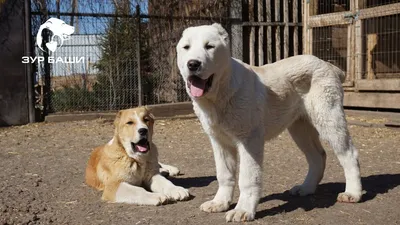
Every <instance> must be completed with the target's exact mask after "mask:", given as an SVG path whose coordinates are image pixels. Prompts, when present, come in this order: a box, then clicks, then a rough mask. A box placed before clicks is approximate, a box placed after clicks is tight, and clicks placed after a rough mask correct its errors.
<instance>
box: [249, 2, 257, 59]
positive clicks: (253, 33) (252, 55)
mask: <svg viewBox="0 0 400 225" xmlns="http://www.w3.org/2000/svg"><path fill="white" fill-rule="evenodd" d="M254 1H256V0H249V17H250V18H249V20H250V21H251V22H252V21H254V11H253V10H254ZM255 42H256V28H255V27H251V28H250V42H249V49H250V65H252V66H254V65H255V64H256V53H255Z"/></svg>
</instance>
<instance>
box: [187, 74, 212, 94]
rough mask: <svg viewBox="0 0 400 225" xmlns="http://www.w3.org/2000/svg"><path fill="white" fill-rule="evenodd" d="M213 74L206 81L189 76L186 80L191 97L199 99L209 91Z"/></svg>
mask: <svg viewBox="0 0 400 225" xmlns="http://www.w3.org/2000/svg"><path fill="white" fill-rule="evenodd" d="M213 77H214V74H213V75H211V76H210V77H209V78H208V79H205V80H203V79H201V78H200V77H198V76H190V77H189V78H188V87H189V90H190V94H191V95H192V96H193V97H201V96H203V95H204V94H206V93H207V92H208V90H210V88H211V85H212V81H213Z"/></svg>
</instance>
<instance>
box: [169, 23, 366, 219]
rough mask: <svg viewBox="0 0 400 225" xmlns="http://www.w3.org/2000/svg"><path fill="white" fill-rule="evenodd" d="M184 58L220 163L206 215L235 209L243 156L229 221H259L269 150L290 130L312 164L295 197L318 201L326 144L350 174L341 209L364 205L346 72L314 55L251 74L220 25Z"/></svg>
mask: <svg viewBox="0 0 400 225" xmlns="http://www.w3.org/2000/svg"><path fill="white" fill-rule="evenodd" d="M177 54H178V58H177V60H178V67H179V70H180V72H181V74H182V77H183V79H184V80H185V82H186V84H187V85H186V86H187V87H186V90H187V92H188V94H189V95H190V97H191V98H192V100H193V107H194V110H195V113H196V115H197V116H198V117H199V119H200V122H201V124H202V126H203V129H204V130H205V132H206V133H207V134H208V136H209V137H210V140H211V144H212V147H213V150H214V157H215V162H216V169H217V179H218V184H219V188H218V191H217V194H216V195H215V197H214V199H213V200H211V201H207V202H205V203H203V204H202V205H201V206H200V208H201V210H203V211H206V212H222V211H226V210H227V209H228V208H229V205H230V203H231V202H232V195H233V189H234V186H235V172H236V163H237V155H238V156H239V157H240V169H239V189H240V197H239V201H238V203H237V205H236V207H235V209H233V210H230V211H228V212H227V213H226V220H227V221H250V220H253V219H254V216H255V212H256V207H257V204H258V201H259V199H260V195H261V184H262V181H261V173H262V165H263V155H264V152H263V149H264V142H265V141H266V140H270V139H272V138H274V137H276V136H277V135H278V134H280V133H281V132H282V131H283V130H285V129H286V128H288V130H289V132H290V134H291V136H292V138H293V139H294V141H295V142H296V143H297V145H298V147H299V148H300V149H301V150H302V151H303V153H304V154H305V156H306V158H307V161H308V164H309V171H308V174H307V176H306V178H305V180H304V182H303V184H301V185H298V186H295V187H293V188H292V189H291V190H290V193H291V194H293V195H300V196H304V195H308V194H312V193H314V192H315V189H316V188H317V185H318V183H319V182H320V181H321V179H322V177H323V174H324V169H325V159H326V155H325V151H324V149H323V147H322V145H321V142H320V140H319V137H321V138H323V139H325V140H327V141H328V142H329V143H330V145H331V146H332V148H333V149H334V151H335V153H336V155H337V157H338V158H339V161H340V164H341V165H342V166H343V168H344V172H345V177H346V190H345V192H343V193H340V194H339V195H338V201H340V202H358V201H359V200H360V198H361V181H360V171H359V164H358V153H357V150H356V149H355V147H354V146H353V144H352V141H351V138H350V136H349V131H348V129H347V123H346V119H345V115H344V111H343V105H342V102H343V89H342V86H341V82H343V80H344V77H345V74H344V73H343V71H341V70H340V69H339V68H337V67H335V66H333V65H332V64H330V63H327V62H324V61H322V60H320V59H318V58H316V57H314V56H310V55H304V56H295V57H291V58H288V59H284V60H281V61H279V62H276V63H273V64H269V65H264V66H262V67H254V66H249V65H247V64H245V63H243V62H241V61H239V60H237V59H234V58H231V57H230V48H229V40H228V34H227V32H226V31H225V30H224V29H223V28H222V27H221V25H219V24H213V25H211V26H198V27H190V28H188V29H186V30H185V31H184V32H183V34H182V38H181V40H180V41H179V43H178V45H177Z"/></svg>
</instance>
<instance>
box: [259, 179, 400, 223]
mask: <svg viewBox="0 0 400 225" xmlns="http://www.w3.org/2000/svg"><path fill="white" fill-rule="evenodd" d="M361 181H362V184H363V190H364V191H366V193H364V195H363V197H362V200H361V202H366V201H369V200H371V199H374V198H375V197H376V196H377V195H378V194H384V193H387V192H388V191H389V190H391V189H393V188H395V187H397V186H399V185H400V174H381V175H371V176H368V177H363V178H361ZM344 189H345V184H344V183H326V184H321V185H319V186H318V189H317V191H316V193H315V194H314V195H311V196H306V197H294V196H291V195H289V192H288V191H285V192H284V193H276V194H272V195H268V196H265V197H263V198H262V199H260V203H263V202H266V201H270V200H281V201H286V203H284V204H282V205H280V206H277V207H273V208H270V209H266V210H262V211H260V212H257V215H256V217H257V218H263V217H266V216H273V215H276V214H279V213H283V212H291V211H294V210H296V209H298V208H302V209H304V210H305V211H310V210H312V209H315V208H329V207H331V206H333V205H334V204H335V203H336V197H337V195H338V194H339V193H340V192H343V191H344Z"/></svg>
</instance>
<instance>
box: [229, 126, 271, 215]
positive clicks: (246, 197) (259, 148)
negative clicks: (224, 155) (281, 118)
mask: <svg viewBox="0 0 400 225" xmlns="http://www.w3.org/2000/svg"><path fill="white" fill-rule="evenodd" d="M263 146H264V139H263V135H262V133H261V134H259V133H258V132H253V134H252V135H251V136H250V137H249V138H248V139H247V140H245V141H244V142H243V143H241V144H240V145H239V148H238V151H239V156H240V169H239V189H240V196H239V201H238V203H237V205H236V207H235V209H233V210H230V211H229V212H227V213H226V221H227V222H230V221H251V220H254V216H255V214H256V208H257V205H258V202H259V200H260V195H261V186H262V174H261V173H262V162H263V156H264V152H263Z"/></svg>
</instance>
